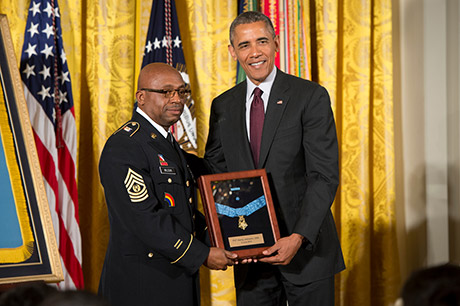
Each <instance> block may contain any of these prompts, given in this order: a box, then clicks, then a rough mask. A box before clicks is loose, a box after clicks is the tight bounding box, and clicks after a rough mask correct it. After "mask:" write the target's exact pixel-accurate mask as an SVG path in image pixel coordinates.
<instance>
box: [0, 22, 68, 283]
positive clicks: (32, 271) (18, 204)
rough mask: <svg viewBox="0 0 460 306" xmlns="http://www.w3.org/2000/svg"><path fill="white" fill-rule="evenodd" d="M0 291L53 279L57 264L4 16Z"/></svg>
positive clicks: (58, 275)
mask: <svg viewBox="0 0 460 306" xmlns="http://www.w3.org/2000/svg"><path fill="white" fill-rule="evenodd" d="M0 84H1V86H0V194H1V195H2V199H1V201H0V291H3V289H4V288H9V286H10V285H12V284H15V283H20V282H34V281H45V282H58V281H60V280H62V279H63V278H62V267H61V261H60V257H59V250H58V247H57V243H56V238H55V234H54V229H53V224H52V220H51V213H50V209H49V206H48V200H47V197H46V192H45V187H44V184H43V177H42V173H41V170H40V164H39V161H38V155H37V150H36V148H35V142H34V137H33V132H32V128H31V125H30V121H29V116H28V115H29V114H28V112H27V104H26V101H25V98H24V91H23V90H24V89H23V87H22V81H21V78H20V75H19V70H18V67H17V61H16V58H15V55H14V49H13V43H12V40H11V34H10V31H9V27H8V21H7V18H6V16H5V15H0Z"/></svg>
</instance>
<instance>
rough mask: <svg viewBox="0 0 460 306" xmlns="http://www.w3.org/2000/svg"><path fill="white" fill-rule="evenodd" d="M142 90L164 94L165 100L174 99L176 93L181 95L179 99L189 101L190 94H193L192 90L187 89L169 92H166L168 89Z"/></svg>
mask: <svg viewBox="0 0 460 306" xmlns="http://www.w3.org/2000/svg"><path fill="white" fill-rule="evenodd" d="M141 90H145V91H148V92H156V93H160V94H164V95H165V98H167V99H171V98H172V97H174V93H176V92H177V94H178V95H179V98H181V99H188V98H189V97H190V93H191V90H190V89H185V88H179V89H168V90H166V89H153V88H141Z"/></svg>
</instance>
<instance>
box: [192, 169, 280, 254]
mask: <svg viewBox="0 0 460 306" xmlns="http://www.w3.org/2000/svg"><path fill="white" fill-rule="evenodd" d="M198 186H199V189H200V194H201V199H202V201H203V206H204V210H205V215H206V222H207V225H208V231H209V235H210V238H211V243H212V244H213V246H216V247H220V248H223V249H226V250H228V251H231V252H233V253H236V254H238V256H239V258H241V259H243V258H258V257H262V251H263V250H265V249H267V248H268V247H270V246H272V245H273V244H275V242H276V241H277V240H278V239H279V238H280V233H279V228H278V222H277V219H276V215H275V209H274V207H273V201H272V197H271V193H270V189H269V185H268V180H267V173H266V172H265V169H256V170H249V171H239V172H229V173H220V174H211V175H203V176H200V177H199V178H198Z"/></svg>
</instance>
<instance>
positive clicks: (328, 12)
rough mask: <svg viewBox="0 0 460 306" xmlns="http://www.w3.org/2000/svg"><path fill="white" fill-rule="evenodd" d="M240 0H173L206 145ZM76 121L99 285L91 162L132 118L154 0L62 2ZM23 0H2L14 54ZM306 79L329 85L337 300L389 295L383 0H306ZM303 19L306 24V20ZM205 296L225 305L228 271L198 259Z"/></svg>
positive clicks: (389, 104)
mask: <svg viewBox="0 0 460 306" xmlns="http://www.w3.org/2000/svg"><path fill="white" fill-rule="evenodd" d="M236 5H237V0H231V1H226V2H219V1H213V0H198V1H197V0H176V7H177V13H178V15H179V26H180V29H181V35H182V41H183V46H184V54H185V59H186V63H187V69H188V71H189V74H190V79H191V84H192V90H193V96H194V100H195V102H196V105H197V110H196V113H197V128H198V153H199V154H200V155H202V154H203V151H204V144H205V141H206V136H207V130H208V118H209V109H210V104H211V101H212V98H213V97H215V96H216V95H217V94H219V93H220V92H222V91H224V90H226V89H228V88H230V87H231V86H232V85H233V84H234V83H235V74H236V71H235V70H236V66H235V62H233V60H232V59H231V57H230V56H229V55H228V52H227V43H228V26H229V24H230V22H231V20H232V19H233V18H234V17H235V16H236V13H237V9H236ZM59 6H60V13H61V19H62V20H61V23H62V28H63V36H64V47H65V50H66V54H67V59H68V61H69V70H70V73H71V78H72V89H73V96H74V103H75V111H76V119H77V131H78V137H79V138H78V139H79V142H78V145H79V147H78V165H77V166H78V187H79V200H80V226H81V232H82V241H83V269H84V275H85V284H86V288H87V289H89V290H92V291H96V290H97V285H98V282H99V275H100V271H101V268H102V262H103V258H104V254H105V248H106V244H107V240H108V230H109V228H108V221H107V211H106V207H105V203H104V195H103V190H102V188H101V185H100V183H99V175H98V170H97V165H98V161H99V155H100V152H101V150H102V147H103V145H104V143H105V141H106V139H107V137H108V136H109V135H110V134H111V133H112V132H113V131H115V129H116V128H117V127H118V126H120V125H121V124H122V123H123V122H125V121H127V120H128V119H129V118H130V116H131V110H132V102H133V98H134V97H133V96H134V95H133V93H134V91H135V86H136V77H137V74H138V71H139V66H140V61H141V60H142V50H141V49H142V48H143V45H144V40H145V35H146V31H147V26H148V18H149V14H150V8H151V1H142V0H105V1H88V0H59ZM28 7H29V1H28V0H19V1H8V0H0V13H4V14H7V15H8V19H9V23H10V28H11V32H12V36H13V43H14V47H15V52H16V55H17V58H18V60H19V59H20V55H21V48H22V42H23V37H24V30H25V22H26V18H27V13H28ZM303 7H304V9H305V11H304V14H305V15H306V16H307V17H309V18H310V20H311V21H313V25H311V24H309V22H307V24H306V25H305V26H306V27H307V28H308V29H307V31H306V32H307V33H310V32H311V33H312V41H311V43H310V42H309V43H308V44H309V45H310V44H311V47H312V53H311V58H312V78H313V80H315V81H318V82H319V83H321V84H322V85H323V86H325V87H326V88H327V89H328V91H329V92H330V95H331V98H332V102H333V109H334V113H335V117H336V121H337V129H338V135H339V142H340V156H341V160H340V164H341V185H340V187H339V191H338V193H337V198H336V202H335V204H334V206H333V210H334V215H335V218H336V223H337V226H338V229H339V234H340V239H341V243H342V247H343V251H344V256H345V260H346V264H347V270H346V271H344V272H342V273H341V274H339V276H338V277H337V281H336V284H337V286H336V292H337V293H336V300H337V302H336V305H388V304H389V302H392V301H394V298H395V296H396V295H397V293H398V289H399V284H400V283H399V282H400V281H399V263H398V254H397V250H396V249H395V248H394V247H393V245H395V239H396V238H395V237H396V234H395V216H394V192H395V187H394V181H395V178H394V153H393V151H394V150H393V92H392V91H393V89H392V71H393V68H392V45H391V31H392V26H391V15H392V13H391V0H374V1H345V0H309V1H305V2H304V6H303ZM311 28H312V29H311ZM202 272H203V273H202V300H203V303H202V304H203V305H234V304H235V303H234V289H233V281H232V276H231V270H230V271H227V272H212V273H209V271H208V270H207V269H202Z"/></svg>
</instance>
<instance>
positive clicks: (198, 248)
mask: <svg viewBox="0 0 460 306" xmlns="http://www.w3.org/2000/svg"><path fill="white" fill-rule="evenodd" d="M175 147H176V148H175ZM99 173H100V178H101V183H102V185H103V187H104V192H105V197H106V202H107V208H108V216H109V222H110V238H109V244H108V248H107V253H106V257H105V261H104V266H103V271H102V275H101V280H100V284H99V293H100V294H101V295H102V296H104V297H105V298H106V299H108V301H109V302H110V303H111V305H113V306H117V305H137V306H141V305H199V278H198V271H199V268H200V266H201V265H202V264H203V262H204V261H205V259H206V258H207V256H208V254H209V247H208V246H207V245H206V244H205V243H203V242H202V241H200V240H199V239H198V238H197V237H196V236H197V235H196V233H197V232H202V231H203V228H204V224H199V225H198V222H195V217H196V218H197V220H198V219H200V220H202V218H201V217H202V215H201V216H200V218H198V215H197V214H199V212H198V211H197V210H196V201H195V187H194V182H193V177H192V175H191V173H190V171H189V169H188V166H187V164H186V161H185V159H184V157H183V155H182V152H180V149H179V147H178V145H177V143H175V144H172V143H170V142H169V141H168V140H167V139H165V138H164V137H163V136H162V135H161V134H160V133H159V132H158V131H157V130H156V129H155V128H154V127H153V125H152V124H150V123H149V122H148V121H147V120H146V119H145V118H143V117H142V116H141V115H140V114H138V113H136V112H135V113H134V114H133V118H132V120H131V121H129V122H127V123H126V124H124V125H123V126H122V127H121V128H120V129H118V131H116V132H115V133H114V134H113V135H112V136H110V138H109V139H108V140H107V143H106V144H105V147H104V149H103V151H102V155H101V158H100V162H99ZM203 220H204V219H203ZM198 227H199V228H198Z"/></svg>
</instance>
